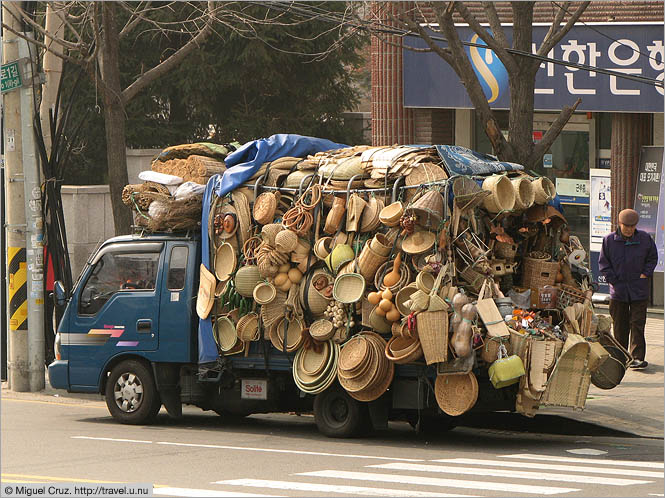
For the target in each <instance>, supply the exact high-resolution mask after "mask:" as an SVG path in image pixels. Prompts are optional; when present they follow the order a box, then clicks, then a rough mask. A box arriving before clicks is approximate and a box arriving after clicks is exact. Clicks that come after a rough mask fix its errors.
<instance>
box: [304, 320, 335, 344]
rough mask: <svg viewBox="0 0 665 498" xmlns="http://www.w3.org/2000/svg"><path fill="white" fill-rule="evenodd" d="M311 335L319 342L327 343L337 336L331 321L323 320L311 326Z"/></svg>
mask: <svg viewBox="0 0 665 498" xmlns="http://www.w3.org/2000/svg"><path fill="white" fill-rule="evenodd" d="M309 335H311V336H312V337H313V338H314V339H316V340H317V341H327V340H328V339H330V338H332V336H333V335H335V328H334V327H333V324H332V322H331V321H330V320H326V319H324V318H321V319H319V320H316V321H315V322H314V323H312V325H310V326H309Z"/></svg>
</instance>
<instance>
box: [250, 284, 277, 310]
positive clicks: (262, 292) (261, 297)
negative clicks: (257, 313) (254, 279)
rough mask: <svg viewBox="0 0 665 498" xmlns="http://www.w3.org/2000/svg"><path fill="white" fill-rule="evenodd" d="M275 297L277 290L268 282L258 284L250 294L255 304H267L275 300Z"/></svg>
mask: <svg viewBox="0 0 665 498" xmlns="http://www.w3.org/2000/svg"><path fill="white" fill-rule="evenodd" d="M276 295H277V289H275V286H274V285H273V284H271V283H270V282H259V283H258V284H257V285H256V287H254V291H253V292H252V297H253V298H254V301H256V303H257V304H261V305H263V304H269V303H271V302H272V300H273V299H275V296H276Z"/></svg>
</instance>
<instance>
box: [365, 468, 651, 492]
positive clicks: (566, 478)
mask: <svg viewBox="0 0 665 498" xmlns="http://www.w3.org/2000/svg"><path fill="white" fill-rule="evenodd" d="M368 467H373V468H378V469H392V470H415V471H418V472H438V473H442V474H470V475H478V474H482V475H483V476H492V477H505V478H515V479H535V480H538V479H541V480H543V481H561V482H577V483H589V484H606V485H608V486H629V485H633V484H649V483H651V482H653V481H636V480H634V479H619V478H613V477H597V476H586V475H578V476H575V475H564V474H549V473H547V472H521V471H519V470H505V469H487V468H484V467H482V468H478V467H452V466H445V465H421V464H417V463H383V464H379V465H368Z"/></svg>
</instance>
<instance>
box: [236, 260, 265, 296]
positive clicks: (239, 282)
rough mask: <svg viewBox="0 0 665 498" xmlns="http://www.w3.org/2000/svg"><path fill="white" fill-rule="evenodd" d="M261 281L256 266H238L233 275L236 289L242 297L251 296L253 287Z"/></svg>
mask: <svg viewBox="0 0 665 498" xmlns="http://www.w3.org/2000/svg"><path fill="white" fill-rule="evenodd" d="M259 282H261V274H260V273H259V268H258V266H255V265H248V266H243V267H242V268H239V269H238V271H237V272H236V276H235V284H236V290H237V291H238V294H240V295H241V296H242V297H252V296H253V294H254V288H255V287H256V286H257V285H258V284H259Z"/></svg>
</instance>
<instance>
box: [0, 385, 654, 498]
mask: <svg viewBox="0 0 665 498" xmlns="http://www.w3.org/2000/svg"><path fill="white" fill-rule="evenodd" d="M536 418H538V417H536ZM555 420H558V422H554V421H555ZM562 420H563V419H556V418H552V419H546V424H547V425H551V424H553V423H559V424H560V423H561V421H562ZM1 423H2V448H1V449H2V464H1V469H2V481H3V483H7V482H12V483H17V482H53V483H62V482H88V483H95V482H124V483H150V484H153V485H154V486H155V494H156V495H158V494H161V495H165V496H348V495H351V496H547V495H564V496H608V497H613V496H630V497H634V496H645V497H646V496H663V441H662V440H659V439H642V438H634V437H633V438H626V437H617V436H598V435H596V436H580V435H575V436H570V435H561V434H549V435H548V434H539V433H537V432H536V431H535V430H534V428H533V427H532V428H530V429H529V432H524V431H516V430H514V429H512V430H511V429H510V428H506V426H505V424H499V427H497V426H496V424H494V423H493V420H492V419H491V418H490V419H489V420H487V427H485V428H483V427H482V426H481V427H458V428H457V429H455V430H453V431H451V432H448V433H445V434H441V435H438V436H427V435H420V436H419V435H417V434H415V433H414V431H413V430H412V429H411V428H410V427H409V426H408V425H407V424H401V423H392V424H391V426H390V429H389V430H387V431H381V432H378V433H375V434H372V435H370V436H368V437H366V438H363V439H354V440H334V439H328V438H326V437H324V436H322V435H320V434H319V433H318V432H317V429H316V426H315V424H314V420H313V418H312V417H311V416H296V415H265V416H251V417H248V418H247V419H243V420H236V421H226V422H225V421H223V420H222V419H221V417H219V416H217V415H215V414H212V413H204V412H201V411H200V410H198V409H194V408H192V409H185V417H184V418H183V419H181V420H179V421H175V420H172V419H170V418H168V416H167V415H166V414H164V412H162V413H161V414H160V416H159V418H158V422H157V424H156V425H153V426H149V427H144V426H124V425H119V424H117V423H115V422H114V421H113V420H112V419H111V418H110V416H109V414H108V412H107V410H106V406H105V404H104V403H103V402H102V401H80V400H72V399H63V398H55V397H52V398H50V399H49V398H46V397H42V398H41V399H35V398H31V397H29V396H27V395H17V396H16V397H13V398H10V399H8V398H7V397H4V398H3V399H2V405H1ZM549 432H553V431H549ZM554 432H559V433H561V432H564V433H565V432H566V431H565V430H563V429H562V428H559V430H558V431H554ZM578 432H579V431H578Z"/></svg>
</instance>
